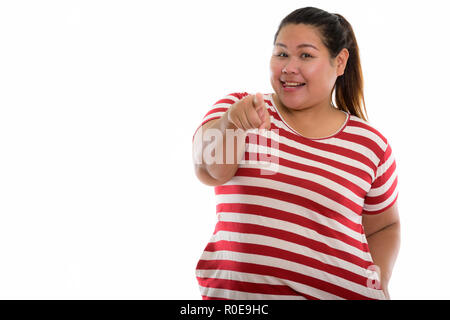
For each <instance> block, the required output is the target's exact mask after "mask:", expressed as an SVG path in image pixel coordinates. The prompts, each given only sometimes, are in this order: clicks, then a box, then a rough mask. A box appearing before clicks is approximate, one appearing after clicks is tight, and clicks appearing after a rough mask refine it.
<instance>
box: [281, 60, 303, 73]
mask: <svg viewBox="0 0 450 320" xmlns="http://www.w3.org/2000/svg"><path fill="white" fill-rule="evenodd" d="M299 66H300V65H299V63H298V61H295V59H289V60H288V61H287V62H286V64H285V65H284V68H283V69H282V70H281V72H282V73H297V72H298V70H299Z"/></svg>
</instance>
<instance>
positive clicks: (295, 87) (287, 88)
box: [280, 80, 306, 92]
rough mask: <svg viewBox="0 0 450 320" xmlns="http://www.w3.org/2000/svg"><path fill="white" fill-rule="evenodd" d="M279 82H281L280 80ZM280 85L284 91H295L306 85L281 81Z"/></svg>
mask: <svg viewBox="0 0 450 320" xmlns="http://www.w3.org/2000/svg"><path fill="white" fill-rule="evenodd" d="M280 81H281V80H280ZM281 85H282V86H283V89H284V90H285V91H288V92H290V91H295V90H298V89H300V88H302V87H304V86H305V85H306V83H305V82H291V81H281Z"/></svg>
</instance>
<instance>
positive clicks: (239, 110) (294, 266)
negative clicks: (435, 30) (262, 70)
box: [193, 7, 400, 299]
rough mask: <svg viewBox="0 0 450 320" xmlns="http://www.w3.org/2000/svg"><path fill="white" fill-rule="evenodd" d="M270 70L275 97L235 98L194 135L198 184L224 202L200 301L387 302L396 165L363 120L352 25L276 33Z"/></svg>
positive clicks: (286, 27) (308, 24)
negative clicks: (353, 300) (201, 183)
mask: <svg viewBox="0 0 450 320" xmlns="http://www.w3.org/2000/svg"><path fill="white" fill-rule="evenodd" d="M270 69H271V79H270V80H271V84H272V87H273V90H274V93H273V94H265V95H262V94H260V93H258V94H256V95H250V94H247V93H233V94H230V95H228V96H227V97H225V98H224V99H221V100H219V101H218V102H217V103H216V104H215V105H214V106H213V108H212V109H211V110H210V111H209V112H208V113H207V114H206V115H205V117H204V119H203V122H202V124H201V125H200V126H199V128H198V130H197V131H196V133H195V134H194V137H193V155H194V160H195V172H196V175H197V177H198V178H199V180H200V181H201V182H203V183H205V184H207V185H210V186H214V187H215V194H216V199H217V217H218V222H217V225H216V228H215V231H214V234H213V236H212V238H211V240H210V242H209V243H208V245H207V246H206V248H205V251H204V252H203V254H202V256H201V258H200V261H199V262H198V265H197V268H196V275H197V279H198V282H199V285H200V291H201V294H202V297H203V298H204V299H389V298H390V297H389V293H388V282H389V279H390V276H391V273H392V269H393V265H394V262H395V259H396V257H397V253H398V250H399V244H400V224H399V215H398V209H397V201H396V200H397V196H398V189H397V174H396V163H395V159H394V156H393V153H392V149H391V147H390V145H389V143H388V142H387V140H386V138H385V137H384V136H383V135H382V134H381V133H380V132H379V131H377V130H376V129H375V128H374V127H373V126H371V125H370V124H369V123H368V122H367V119H366V118H365V116H364V113H363V107H362V106H363V103H364V97H363V79H362V73H361V66H360V61H359V53H358V45H357V42H356V39H355V35H354V33H353V30H352V27H351V26H350V24H349V23H348V22H347V21H346V20H345V19H344V18H343V17H342V16H341V15H339V14H330V13H328V12H326V11H323V10H320V9H317V8H313V7H307V8H302V9H298V10H295V11H294V12H292V13H291V14H289V15H288V16H286V18H284V19H283V20H282V22H281V24H280V26H279V28H278V31H277V32H276V34H275V39H274V49H273V55H272V58H271V61H270ZM334 91H335V101H336V107H335V106H334V105H333V99H332V94H333V92H334ZM364 110H365V107H364ZM212 137H214V138H212ZM250 160H252V161H250ZM268 165H269V166H268Z"/></svg>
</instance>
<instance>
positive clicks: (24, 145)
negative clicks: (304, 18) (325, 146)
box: [0, 0, 450, 299]
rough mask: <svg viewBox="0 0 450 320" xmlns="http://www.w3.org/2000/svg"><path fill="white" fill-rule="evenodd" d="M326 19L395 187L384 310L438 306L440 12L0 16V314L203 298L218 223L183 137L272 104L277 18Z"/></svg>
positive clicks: (442, 218) (367, 9)
mask: <svg viewBox="0 0 450 320" xmlns="http://www.w3.org/2000/svg"><path fill="white" fill-rule="evenodd" d="M309 5H312V6H316V7H319V8H322V9H324V10H327V11H329V12H332V13H334V12H338V13H340V14H342V15H343V16H345V17H346V18H347V19H348V20H349V21H350V23H351V24H352V25H353V28H354V30H355V33H356V36H357V39H358V42H359V47H360V51H361V60H362V67H363V72H364V77H365V97H366V104H367V109H368V114H369V120H370V122H371V123H372V124H373V125H374V126H375V127H376V128H378V129H379V131H380V132H382V133H383V134H384V135H385V136H386V137H387V138H388V140H389V141H390V142H391V145H392V148H393V150H394V153H395V155H396V159H397V165H398V173H399V179H400V180H399V187H400V196H399V208H400V214H401V221H402V247H401V251H400V255H399V257H398V260H397V263H396V266H395V269H394V273H393V275H392V278H391V284H390V293H391V296H392V298H393V299H448V298H450V292H449V291H448V288H449V285H450V279H449V277H448V275H447V267H448V266H449V262H450V261H449V250H448V246H449V237H448V234H449V228H448V225H449V223H450V217H449V213H450V212H449V209H448V205H447V201H448V199H449V196H448V192H449V191H448V187H447V186H448V181H449V180H450V179H449V178H450V176H449V173H448V159H447V154H448V153H447V146H448V137H449V134H448V129H449V125H448V119H449V115H450V112H449V108H450V104H449V101H448V94H449V90H448V88H447V87H448V85H449V80H448V75H449V72H450V68H449V63H448V61H449V57H448V53H449V49H450V47H449V44H448V43H449V42H448V41H447V37H448V35H447V33H448V30H449V26H450V23H449V19H448V17H447V10H446V9H445V8H444V5H445V1H431V0H430V1H426V2H422V1H421V2H418V1H370V2H369V1H241V0H240V1H230V0H229V1H169V0H168V1H1V2H0V298H1V299H199V298H200V293H199V290H198V287H197V282H196V278H195V266H196V263H197V260H198V259H199V257H200V255H201V252H202V251H203V249H204V247H205V245H206V244H207V242H208V240H209V238H210V236H211V234H212V232H213V229H214V224H215V219H216V218H215V200H214V191H213V188H211V187H207V186H204V185H202V184H201V183H200V182H199V181H198V180H197V179H196V177H195V175H194V171H193V167H192V160H191V139H192V134H193V133H194V130H195V128H196V127H197V126H198V125H199V124H200V122H201V120H202V117H203V115H204V114H205V112H206V111H207V110H209V108H210V107H211V105H212V103H214V102H215V101H217V100H218V99H220V98H222V97H223V96H224V95H226V94H228V93H230V92H236V91H247V92H251V93H254V92H256V91H259V92H263V93H269V92H272V88H271V87H270V82H269V58H270V55H271V49H272V40H273V36H274V33H275V31H276V29H277V26H278V24H279V22H280V21H281V19H282V18H283V17H284V16H286V15H287V14H288V13H290V12H291V11H293V10H294V9H297V8H299V7H304V6H309Z"/></svg>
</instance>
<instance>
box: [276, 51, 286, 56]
mask: <svg viewBox="0 0 450 320" xmlns="http://www.w3.org/2000/svg"><path fill="white" fill-rule="evenodd" d="M277 57H287V54H286V53H284V52H281V53H278V54H277Z"/></svg>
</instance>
